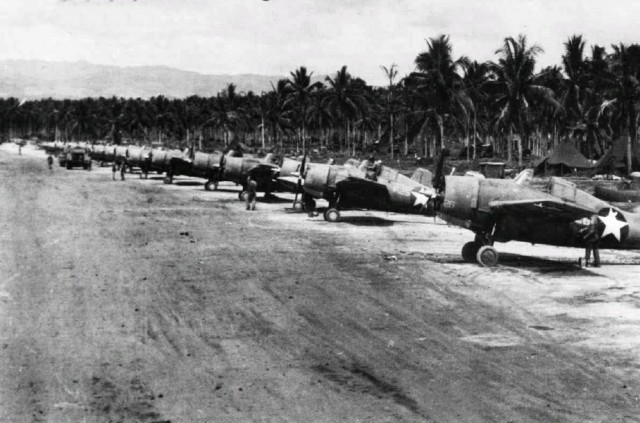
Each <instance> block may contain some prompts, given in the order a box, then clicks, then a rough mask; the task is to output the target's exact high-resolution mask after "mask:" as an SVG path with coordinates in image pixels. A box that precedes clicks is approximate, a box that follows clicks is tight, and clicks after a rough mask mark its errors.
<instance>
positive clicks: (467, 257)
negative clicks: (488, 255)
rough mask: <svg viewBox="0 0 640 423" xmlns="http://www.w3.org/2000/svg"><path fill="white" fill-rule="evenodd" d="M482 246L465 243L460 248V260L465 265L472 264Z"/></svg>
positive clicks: (474, 243)
mask: <svg viewBox="0 0 640 423" xmlns="http://www.w3.org/2000/svg"><path fill="white" fill-rule="evenodd" d="M481 246H482V245H480V244H478V243H477V242H467V243H466V244H464V246H463V247H462V259H463V260H464V261H465V262H467V263H474V262H475V261H476V260H477V255H478V251H479V250H480V247H481Z"/></svg>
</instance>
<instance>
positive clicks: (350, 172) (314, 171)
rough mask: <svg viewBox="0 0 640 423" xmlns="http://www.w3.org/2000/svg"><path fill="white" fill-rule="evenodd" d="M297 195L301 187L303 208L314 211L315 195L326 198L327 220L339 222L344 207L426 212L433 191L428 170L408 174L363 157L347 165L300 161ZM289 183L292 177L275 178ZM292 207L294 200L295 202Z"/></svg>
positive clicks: (399, 211)
mask: <svg viewBox="0 0 640 423" xmlns="http://www.w3.org/2000/svg"><path fill="white" fill-rule="evenodd" d="M300 169H301V173H300V174H299V176H298V177H297V186H298V187H299V189H298V190H297V192H296V198H297V195H298V192H299V191H302V203H303V204H304V209H305V210H306V211H309V212H313V211H314V210H315V207H316V200H317V199H324V200H327V201H328V202H329V208H328V209H326V211H325V212H324V215H323V216H324V219H325V220H326V221H328V222H339V221H340V220H341V214H340V211H341V210H344V209H370V210H381V211H392V212H398V213H425V214H428V209H427V206H428V201H429V199H430V198H431V196H432V195H433V194H434V191H433V189H432V188H431V187H430V186H429V183H430V181H431V172H429V171H428V170H426V169H420V168H419V169H417V170H416V171H415V172H414V174H413V176H412V177H411V178H409V177H407V176H404V175H402V174H400V173H399V172H398V171H397V170H395V169H392V168H390V167H387V166H383V165H382V164H381V163H379V162H378V163H376V164H375V165H372V163H370V161H368V160H365V161H363V162H361V163H357V162H356V163H352V164H349V165H342V166H338V165H329V164H320V163H309V164H307V163H306V157H305V159H303V161H302V164H301V167H300ZM277 179H278V181H280V182H281V183H288V184H289V185H291V184H292V182H293V181H294V179H293V178H292V177H279V178H277ZM294 207H295V202H294Z"/></svg>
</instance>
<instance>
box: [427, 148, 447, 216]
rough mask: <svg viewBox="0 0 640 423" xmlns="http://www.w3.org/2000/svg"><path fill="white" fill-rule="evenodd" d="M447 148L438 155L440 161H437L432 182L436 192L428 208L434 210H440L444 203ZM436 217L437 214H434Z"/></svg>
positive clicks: (430, 199)
mask: <svg viewBox="0 0 640 423" xmlns="http://www.w3.org/2000/svg"><path fill="white" fill-rule="evenodd" d="M445 153H446V151H445V150H442V152H441V153H440V157H438V162H437V163H436V169H435V174H434V175H433V179H432V183H431V185H432V186H433V188H434V190H435V192H434V193H433V194H432V195H431V197H430V198H429V201H428V203H429V204H430V205H427V208H428V209H432V210H433V211H434V212H438V210H439V209H440V205H441V204H442V201H443V197H444V190H445V188H446V186H445V174H444V158H445ZM434 217H435V215H434Z"/></svg>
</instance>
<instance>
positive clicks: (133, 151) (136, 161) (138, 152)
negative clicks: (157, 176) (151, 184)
mask: <svg viewBox="0 0 640 423" xmlns="http://www.w3.org/2000/svg"><path fill="white" fill-rule="evenodd" d="M126 156H127V165H128V167H129V172H131V171H132V170H133V168H134V167H135V168H139V169H140V178H142V177H144V178H147V177H148V175H149V170H151V149H150V148H149V147H146V146H143V147H137V146H135V145H132V146H129V148H127V152H126Z"/></svg>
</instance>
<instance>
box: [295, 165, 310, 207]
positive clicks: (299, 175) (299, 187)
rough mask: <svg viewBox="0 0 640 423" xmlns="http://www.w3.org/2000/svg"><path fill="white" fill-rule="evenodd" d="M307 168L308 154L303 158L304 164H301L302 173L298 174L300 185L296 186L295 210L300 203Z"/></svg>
mask: <svg viewBox="0 0 640 423" xmlns="http://www.w3.org/2000/svg"><path fill="white" fill-rule="evenodd" d="M306 166H307V153H305V154H304V156H303V157H302V162H301V163H300V171H299V172H298V183H297V184H296V195H295V196H294V198H293V207H294V208H295V206H296V203H297V202H298V194H300V192H302V182H303V181H304V177H305V173H306V171H305V170H306V169H305V167H306Z"/></svg>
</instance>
